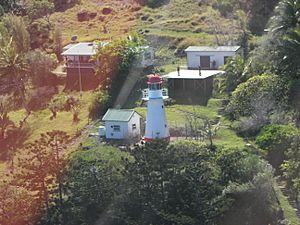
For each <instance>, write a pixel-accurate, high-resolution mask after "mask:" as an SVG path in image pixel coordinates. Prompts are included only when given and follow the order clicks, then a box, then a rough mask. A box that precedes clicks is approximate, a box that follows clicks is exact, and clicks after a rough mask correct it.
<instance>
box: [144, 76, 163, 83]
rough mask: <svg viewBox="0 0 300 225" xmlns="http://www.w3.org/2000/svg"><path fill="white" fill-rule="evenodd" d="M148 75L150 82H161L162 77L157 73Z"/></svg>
mask: <svg viewBox="0 0 300 225" xmlns="http://www.w3.org/2000/svg"><path fill="white" fill-rule="evenodd" d="M147 77H148V84H149V83H161V82H162V81H161V78H160V76H159V75H157V74H150V75H148V76H147Z"/></svg>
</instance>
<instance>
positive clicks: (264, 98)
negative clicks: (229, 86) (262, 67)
mask: <svg viewBox="0 0 300 225" xmlns="http://www.w3.org/2000/svg"><path fill="white" fill-rule="evenodd" d="M288 92H289V85H288V83H286V82H285V81H283V80H282V79H280V78H279V77H278V76H275V75H261V76H255V77H252V78H250V79H249V80H247V81H246V82H244V83H242V84H240V85H239V86H238V87H237V88H236V89H235V91H234V92H233V93H232V97H231V99H230V103H229V104H228V106H227V108H226V112H227V114H228V115H229V116H230V118H231V119H238V118H239V117H241V116H254V117H256V118H260V119H261V120H265V118H267V117H268V116H269V115H270V114H271V112H273V111H274V110H275V109H277V110H278V108H280V107H282V106H285V104H286V103H287V99H288V96H289V94H288Z"/></svg>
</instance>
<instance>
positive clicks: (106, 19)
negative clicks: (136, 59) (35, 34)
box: [51, 0, 138, 44]
mask: <svg viewBox="0 0 300 225" xmlns="http://www.w3.org/2000/svg"><path fill="white" fill-rule="evenodd" d="M103 8H110V9H112V12H111V13H109V14H103V11H102V10H103ZM136 9H138V8H137V6H136V5H131V4H130V3H122V4H120V1H116V0H102V1H94V0H81V1H80V3H79V4H76V5H75V6H73V7H71V8H69V9H67V10H65V11H63V12H55V13H53V14H52V15H51V21H52V23H53V24H57V25H59V27H60V28H61V31H62V34H63V38H64V43H65V44H66V43H68V42H70V41H71V37H72V36H73V35H77V37H78V41H93V40H96V39H100V40H108V39H110V38H117V37H120V36H123V35H124V34H126V33H128V32H130V31H131V29H132V27H133V26H134V25H135V24H136V20H135V14H136V13H137V12H136ZM83 10H85V11H87V12H88V13H97V14H96V15H95V16H94V17H93V16H92V17H90V18H89V19H88V20H86V21H78V18H77V13H78V12H80V11H83ZM104 27H105V28H104ZM105 29H106V31H105Z"/></svg>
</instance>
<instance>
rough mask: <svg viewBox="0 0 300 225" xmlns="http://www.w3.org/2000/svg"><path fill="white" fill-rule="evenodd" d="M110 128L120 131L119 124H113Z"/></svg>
mask: <svg viewBox="0 0 300 225" xmlns="http://www.w3.org/2000/svg"><path fill="white" fill-rule="evenodd" d="M112 129H113V131H114V132H120V131H121V127H120V125H113V126H112Z"/></svg>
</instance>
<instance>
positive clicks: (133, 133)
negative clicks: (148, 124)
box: [105, 113, 141, 139]
mask: <svg viewBox="0 0 300 225" xmlns="http://www.w3.org/2000/svg"><path fill="white" fill-rule="evenodd" d="M133 124H136V129H134V130H133V129H132V125H133ZM114 125H119V126H120V131H119V132H117V131H114V129H113V127H112V126H114ZM105 128H106V135H105V136H106V138H107V139H129V138H138V137H140V135H141V125H140V116H139V114H137V113H134V114H133V116H132V117H131V119H130V120H129V121H128V122H121V121H105Z"/></svg>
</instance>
